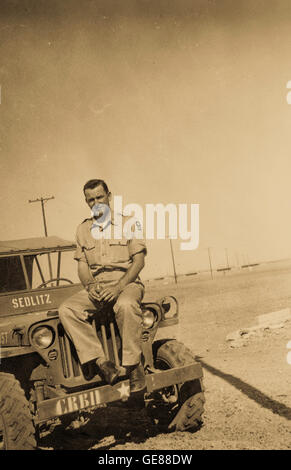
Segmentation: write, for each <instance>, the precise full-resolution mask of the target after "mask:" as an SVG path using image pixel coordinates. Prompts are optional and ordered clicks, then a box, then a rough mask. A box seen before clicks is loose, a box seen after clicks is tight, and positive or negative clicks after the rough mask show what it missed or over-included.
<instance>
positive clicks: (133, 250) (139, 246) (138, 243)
mask: <svg viewBox="0 0 291 470" xmlns="http://www.w3.org/2000/svg"><path fill="white" fill-rule="evenodd" d="M128 252H129V256H130V258H132V257H133V256H134V255H136V254H137V253H141V252H144V254H145V255H146V254H147V247H146V244H145V241H144V239H142V238H132V239H131V240H129V241H128Z"/></svg>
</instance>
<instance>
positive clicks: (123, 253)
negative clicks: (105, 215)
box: [108, 240, 129, 263]
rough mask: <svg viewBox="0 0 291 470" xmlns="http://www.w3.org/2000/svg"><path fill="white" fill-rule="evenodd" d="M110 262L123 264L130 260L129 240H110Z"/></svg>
mask: <svg viewBox="0 0 291 470" xmlns="http://www.w3.org/2000/svg"><path fill="white" fill-rule="evenodd" d="M108 248H109V260H110V261H111V262H113V263H122V262H125V261H128V260H129V252H128V244H127V240H109V243H108Z"/></svg>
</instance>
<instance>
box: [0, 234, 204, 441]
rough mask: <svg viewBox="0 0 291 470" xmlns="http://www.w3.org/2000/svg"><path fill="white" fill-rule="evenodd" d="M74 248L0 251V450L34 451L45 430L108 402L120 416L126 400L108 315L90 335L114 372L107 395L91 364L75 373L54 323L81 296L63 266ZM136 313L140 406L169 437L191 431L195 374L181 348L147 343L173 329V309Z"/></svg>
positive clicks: (171, 300) (172, 305)
mask: <svg viewBox="0 0 291 470" xmlns="http://www.w3.org/2000/svg"><path fill="white" fill-rule="evenodd" d="M75 248H76V247H75V245H74V244H73V243H72V242H69V241H66V240H63V239H61V238H59V237H55V236H50V237H41V238H30V239H26V240H10V241H6V242H0V278H1V279H0V280H1V282H0V449H3V450H29V449H36V448H37V445H38V442H39V439H40V429H43V427H45V426H46V425H48V423H54V422H57V421H58V422H61V423H65V422H68V419H70V418H71V419H73V417H74V416H76V413H82V412H84V411H85V412H86V411H89V412H90V413H91V412H93V411H94V410H96V409H98V408H100V407H106V406H108V405H109V404H114V402H115V403H116V402H120V403H121V402H122V403H123V405H124V406H127V404H128V405H129V404H130V402H131V399H132V398H133V397H132V396H131V394H130V387H129V379H128V377H127V375H126V370H125V368H122V366H121V360H120V357H121V353H120V351H121V338H120V335H119V331H118V328H117V325H116V322H115V319H114V314H113V312H112V307H111V308H108V307H107V308H106V311H102V312H98V314H96V315H95V318H94V321H93V327H94V328H96V333H97V335H98V337H99V338H100V340H101V342H102V345H103V348H104V352H105V355H106V358H107V359H108V360H111V361H113V362H114V363H115V364H116V365H117V366H118V367H120V370H121V374H120V377H119V379H118V382H117V383H116V384H115V385H114V386H110V385H108V384H106V383H105V382H104V380H103V379H102V377H101V376H99V375H98V369H97V367H96V365H95V364H92V363H88V364H85V365H83V366H81V365H80V363H79V361H78V356H77V353H76V350H75V347H74V345H73V344H72V342H71V341H70V339H69V337H68V336H67V334H66V332H65V331H64V328H63V326H62V324H61V322H60V320H59V316H58V307H59V305H60V304H61V303H62V302H63V301H64V300H65V299H66V298H67V297H69V296H71V295H72V294H74V293H76V292H77V291H78V290H80V289H82V288H83V287H82V285H81V284H80V282H79V280H78V279H74V277H75V276H76V269H74V268H73V269H72V266H71V261H72V260H73V256H72V251H74V250H75ZM53 272H54V273H55V274H53ZM67 273H69V274H67ZM72 273H73V275H72ZM142 312H143V319H142V338H141V339H142V362H143V365H144V369H145V373H146V390H145V391H144V392H145V393H142V395H143V396H142V403H143V406H144V407H145V409H146V410H147V412H148V414H149V416H150V417H151V418H152V419H153V420H154V422H156V423H160V422H163V424H164V425H165V424H166V426H167V427H168V429H169V430H177V431H185V430H197V429H198V428H199V427H200V426H201V424H202V414H203V411H204V401H205V399H204V393H203V385H202V377H203V372H202V367H201V365H200V364H199V363H196V362H195V360H194V358H193V354H192V352H191V351H190V350H189V349H187V348H186V347H185V346H184V345H183V344H182V343H180V342H178V341H176V340H175V339H163V340H155V336H156V333H157V329H158V328H163V327H167V326H171V325H175V324H177V323H178V315H179V314H178V303H177V300H176V299H175V297H173V296H168V297H164V298H162V299H159V300H157V301H153V302H144V303H142ZM132 395H133V394H132Z"/></svg>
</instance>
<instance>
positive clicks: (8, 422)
mask: <svg viewBox="0 0 291 470" xmlns="http://www.w3.org/2000/svg"><path fill="white" fill-rule="evenodd" d="M35 448H36V441H35V430H34V425H33V421H32V416H31V413H30V410H29V404H28V401H27V399H26V398H25V394H24V391H23V390H22V388H21V386H20V383H19V382H18V380H16V379H15V377H14V375H12V374H6V373H4V372H0V450H33V449H35Z"/></svg>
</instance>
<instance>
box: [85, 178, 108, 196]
mask: <svg viewBox="0 0 291 470" xmlns="http://www.w3.org/2000/svg"><path fill="white" fill-rule="evenodd" d="M100 184H101V186H102V187H103V189H104V191H105V192H106V194H108V193H109V189H108V186H107V184H106V183H105V181H103V180H89V181H87V183H86V184H85V185H84V188H83V192H84V194H85V191H86V189H94V188H96V186H99V185H100Z"/></svg>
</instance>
